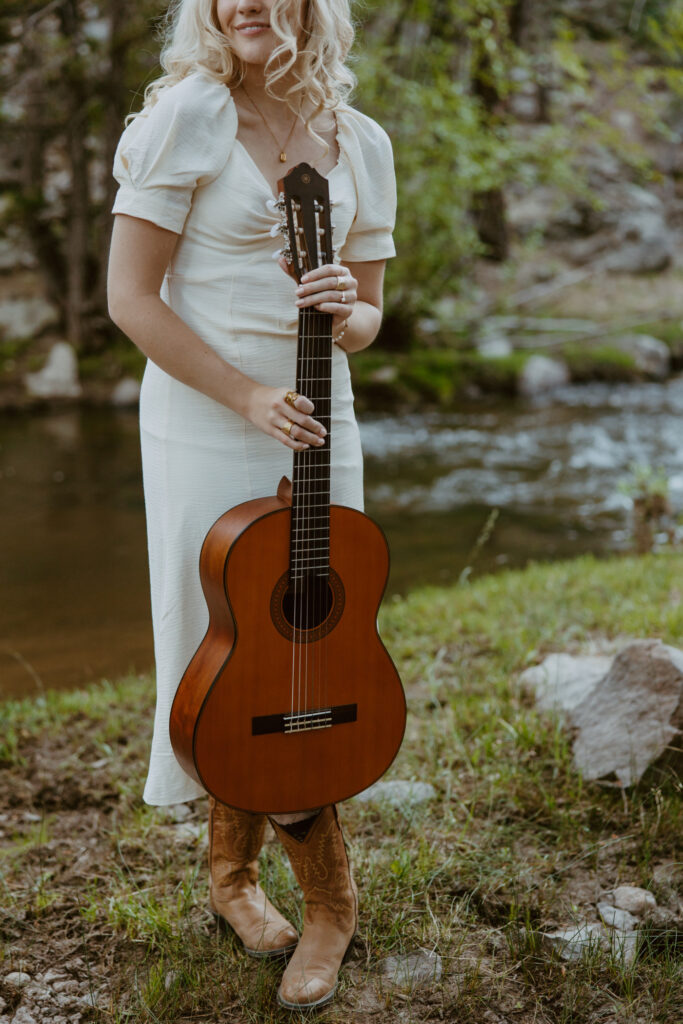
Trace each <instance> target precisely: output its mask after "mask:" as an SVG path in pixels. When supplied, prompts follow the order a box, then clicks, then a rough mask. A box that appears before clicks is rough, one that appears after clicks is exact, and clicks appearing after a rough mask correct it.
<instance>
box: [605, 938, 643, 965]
mask: <svg viewBox="0 0 683 1024" xmlns="http://www.w3.org/2000/svg"><path fill="white" fill-rule="evenodd" d="M609 948H610V953H611V954H612V957H613V958H614V959H615V960H620V961H621V963H622V965H623V966H624V967H629V966H630V965H631V964H632V963H633V961H634V960H635V958H636V955H637V953H638V932H636V931H630V932H620V931H614V932H612V934H611V935H610V940H609Z"/></svg>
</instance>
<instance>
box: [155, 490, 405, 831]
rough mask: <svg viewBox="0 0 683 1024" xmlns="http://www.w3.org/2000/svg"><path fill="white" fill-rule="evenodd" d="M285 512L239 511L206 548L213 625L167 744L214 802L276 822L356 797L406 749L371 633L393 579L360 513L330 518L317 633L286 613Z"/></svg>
mask: <svg viewBox="0 0 683 1024" xmlns="http://www.w3.org/2000/svg"><path fill="white" fill-rule="evenodd" d="M290 527H291V509H290V507H289V505H287V503H286V502H285V501H284V500H283V498H281V497H277V498H276V497H273V498H265V499H258V500H255V501H250V502H246V503H245V504H243V505H239V506H237V507H236V508H234V509H232V510H231V511H229V512H227V513H226V514H225V515H223V516H221V518H220V519H219V520H218V521H217V522H216V523H215V524H214V526H213V527H212V528H211V530H210V531H209V533H208V534H207V537H206V539H205V541H204V546H203V548H202V555H201V560H200V575H201V579H202V586H203V589H204V594H205V597H206V601H207V604H208V607H209V615H210V624H209V628H208V631H207V634H206V637H205V638H204V641H203V642H202V645H201V646H200V648H199V649H198V650H197V652H196V653H195V655H194V657H193V659H192V661H191V662H190V665H189V666H188V668H187V670H186V672H185V674H184V676H183V679H182V681H181V683H180V686H179V688H178V692H177V694H176V698H175V701H174V704H173V709H172V712H171V722H170V724H171V739H172V743H173V747H174V750H175V753H176V756H177V757H178V759H179V761H180V763H181V764H182V766H183V768H184V769H185V771H186V772H188V774H190V775H192V776H193V777H194V778H195V779H196V780H197V781H198V782H199V783H200V784H201V785H202V786H204V788H205V789H206V790H207V791H208V792H209V793H211V794H212V796H214V797H215V798H216V799H217V800H219V801H220V802H221V803H225V804H229V805H231V806H233V807H238V808H241V809H243V810H248V811H263V812H268V813H285V812H289V811H301V810H307V809H314V808H317V807H321V806H323V805H325V804H328V803H335V802H337V801H339V800H344V799H345V798H347V797H349V796H352V795H353V794H355V793H358V792H360V790H362V789H365V788H366V787H367V786H369V785H370V784H371V783H373V782H374V781H375V780H376V779H377V778H379V777H380V776H381V775H382V774H383V772H384V771H385V770H386V768H387V767H388V766H389V764H390V763H391V762H392V761H393V759H394V757H395V755H396V753H397V752H398V749H399V747H400V745H401V740H402V738H403V733H404V729H405V720H406V706H405V698H404V695H403V688H402V686H401V683H400V680H399V677H398V674H397V672H396V669H395V668H394V665H393V663H392V661H391V659H390V657H389V655H388V653H387V651H386V649H385V647H384V645H383V644H382V641H381V640H380V638H379V634H378V632H377V610H378V607H379V603H380V600H381V598H382V594H383V592H384V588H385V586H386V580H387V575H388V568H389V555H388V550H387V545H386V541H385V539H384V535H383V534H382V532H381V530H380V529H379V527H378V526H377V525H376V524H375V523H374V522H373V521H372V520H371V519H370V518H369V517H368V516H366V515H364V514H363V513H361V512H358V511H356V510H355V509H350V508H345V507H343V506H339V505H332V506H331V507H330V534H329V536H330V553H329V566H330V575H329V582H328V583H327V595H326V598H325V599H324V600H323V599H322V598H321V602H320V608H319V611H318V614H317V617H316V618H315V621H313V622H309V623H307V624H306V626H307V628H297V627H296V625H293V624H292V622H291V621H289V620H293V621H294V623H296V615H297V613H296V606H295V605H294V607H292V606H291V603H290V604H288V598H287V581H288V575H289V565H290Z"/></svg>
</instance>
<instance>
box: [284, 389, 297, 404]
mask: <svg viewBox="0 0 683 1024" xmlns="http://www.w3.org/2000/svg"><path fill="white" fill-rule="evenodd" d="M298 397H299V392H298V391H288V392H287V394H286V395H285V402H286V403H287V405H291V406H292V408H293V407H294V403H295V402H296V400H297V398H298Z"/></svg>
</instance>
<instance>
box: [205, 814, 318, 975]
mask: <svg viewBox="0 0 683 1024" xmlns="http://www.w3.org/2000/svg"><path fill="white" fill-rule="evenodd" d="M265 830H266V817H265V815H264V814H251V813H250V812H249V811H238V810H236V809H235V808H234V807H227V806H226V805H225V804H219V803H218V801H217V800H214V798H213V797H212V796H210V797H209V905H210V908H211V911H212V913H213V914H214V916H215V917H216V918H218V919H219V920H222V921H224V922H226V923H227V924H228V925H230V927H231V928H232V929H233V931H234V932H235V934H236V935H237V937H238V938H239V939H241V941H242V944H243V946H244V949H245V951H246V952H247V953H248V954H249V955H250V956H256V957H274V956H283V955H285V954H287V953H288V952H290V951H291V950H292V949H294V947H295V946H296V943H297V940H298V938H299V936H298V935H297V932H296V930H295V929H294V928H293V927H292V925H291V924H290V923H289V921H287V920H285V918H284V917H283V916H282V914H280V913H278V911H277V910H276V909H275V907H274V906H273V905H272V903H271V902H270V901H269V900H268V898H267V897H266V894H265V893H264V891H263V889H262V888H261V886H260V885H259V884H258V861H257V857H258V853H259V850H260V849H261V846H262V844H263V835H264V832H265Z"/></svg>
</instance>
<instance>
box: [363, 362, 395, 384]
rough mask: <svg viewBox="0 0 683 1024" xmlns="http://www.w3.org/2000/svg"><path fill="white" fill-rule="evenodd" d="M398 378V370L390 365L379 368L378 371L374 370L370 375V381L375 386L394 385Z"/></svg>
mask: <svg viewBox="0 0 683 1024" xmlns="http://www.w3.org/2000/svg"><path fill="white" fill-rule="evenodd" d="M397 377H398V369H397V368H396V367H395V366H391V365H389V364H387V365H386V366H378V367H377V369H376V370H373V371H372V373H371V374H370V380H371V381H372V382H373V384H393V382H394V381H395V380H396V378H397Z"/></svg>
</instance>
